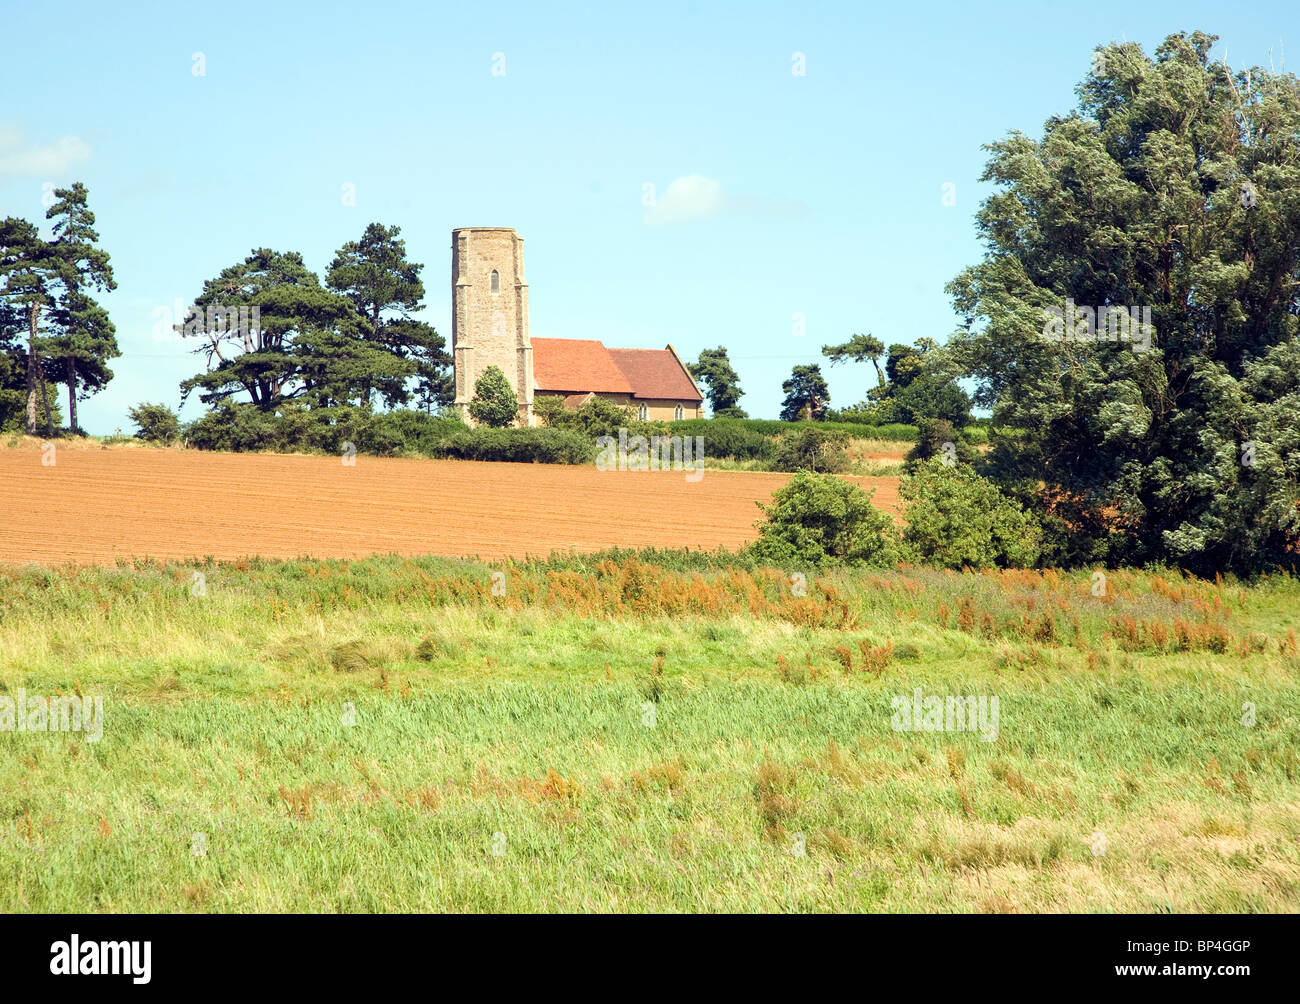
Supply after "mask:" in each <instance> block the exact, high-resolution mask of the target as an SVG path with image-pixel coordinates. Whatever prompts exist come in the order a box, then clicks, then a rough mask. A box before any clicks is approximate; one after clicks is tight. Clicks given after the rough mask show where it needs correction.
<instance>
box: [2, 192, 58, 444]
mask: <svg viewBox="0 0 1300 1004" xmlns="http://www.w3.org/2000/svg"><path fill="white" fill-rule="evenodd" d="M58 271H59V270H58V263H57V261H56V260H55V258H54V255H53V253H52V252H51V250H50V246H49V244H48V243H47V242H46V241H44V240H42V239H41V235H40V232H39V231H38V230H37V229H36V226H35V225H34V224H32V223H29V222H28V221H27V220H23V219H18V218H17V217H13V216H11V217H8V218H6V219H5V220H3V221H0V300H3V301H4V304H5V309H6V312H7V316H9V317H10V318H13V317H21V318H22V320H23V321H24V322H25V323H24V326H25V328H26V334H27V348H26V352H25V357H26V358H25V360H24V368H25V371H26V384H25V386H26V397H27V401H26V415H25V420H24V423H23V425H24V428H25V429H26V431H27V434H28V435H35V434H36V431H37V428H38V425H39V422H40V419H39V416H38V413H37V402H38V401H43V402H44V406H45V407H44V412H45V428H46V432H47V434H50V435H52V434H53V420H52V417H51V415H50V407H49V397H48V395H47V394H46V393H45V386H44V373H43V370H42V368H41V355H40V352H41V334H40V331H41V315H42V312H43V311H45V310H46V309H47V308H49V307H50V306H51V305H52V304H53V303H54V297H55V291H54V289H53V287H54V286H55V285H56V278H55V277H56V276H57V274H58Z"/></svg>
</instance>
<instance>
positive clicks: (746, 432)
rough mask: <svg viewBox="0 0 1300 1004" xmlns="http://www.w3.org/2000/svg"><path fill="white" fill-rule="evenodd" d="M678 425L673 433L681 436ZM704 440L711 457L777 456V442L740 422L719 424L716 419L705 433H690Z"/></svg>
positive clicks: (707, 426)
mask: <svg viewBox="0 0 1300 1004" xmlns="http://www.w3.org/2000/svg"><path fill="white" fill-rule="evenodd" d="M681 424H682V423H680V422H679V423H676V425H675V426H674V428H673V430H672V433H673V435H679V434H680V433H679V432H678V429H677V427H676V426H679V425H681ZM689 434H692V435H698V436H700V437H701V438H702V439H703V440H704V453H705V455H706V456H709V457H718V458H721V457H731V458H732V459H733V460H763V461H768V460H771V459H772V457H773V456H774V455H775V454H776V442H775V441H774V440H773V439H772V438H771V437H769V436H765V435H763V434H762V433H761V432H755V431H754V430H753V429H749V428H746V427H745V426H744V425H741V424H740V423H739V422H719V421H717V420H716V419H715V420H713V421H712V422H709V423H708V424H707V425H706V426H705V430H704V431H703V432H696V433H689Z"/></svg>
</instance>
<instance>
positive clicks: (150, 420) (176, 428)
mask: <svg viewBox="0 0 1300 1004" xmlns="http://www.w3.org/2000/svg"><path fill="white" fill-rule="evenodd" d="M126 413H127V416H128V417H129V418H130V419H131V421H132V422H134V423H135V425H136V433H135V438H136V439H142V440H144V441H145V442H146V443H174V442H175V441H176V439H177V438H178V437H179V436H180V434H181V422H180V419H179V418H177V417H176V412H174V411H172V410H171V409H170V408H168V407H167V406H166V405H165V404H148V403H145V404H137V405H136V406H135V407H134V408H128V409H127V412H126Z"/></svg>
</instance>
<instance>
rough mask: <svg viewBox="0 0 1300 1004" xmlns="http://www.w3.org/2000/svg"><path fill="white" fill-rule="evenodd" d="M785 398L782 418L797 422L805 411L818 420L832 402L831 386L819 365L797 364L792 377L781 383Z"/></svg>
mask: <svg viewBox="0 0 1300 1004" xmlns="http://www.w3.org/2000/svg"><path fill="white" fill-rule="evenodd" d="M781 389H782V390H783V391H785V400H784V401H782V402H781V420H782V421H783V422H797V421H799V419H800V418H801V417H802V416H803V414H804V413H805V412H807V413H808V415H809V416H810V417H811V418H813V419H816V420H820V419H821V418H822V416H823V415H825V414H826V409H827V408H828V407H829V406H830V403H831V392H830V388H828V387H827V386H826V378H825V377H823V376H822V368H821V367H820V366H817V365H812V366H796V367H795V368H794V369H793V370H792V371H791V373H790V379H789V380H787V381H785V383H783V384H781Z"/></svg>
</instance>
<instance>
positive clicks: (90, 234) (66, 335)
mask: <svg viewBox="0 0 1300 1004" xmlns="http://www.w3.org/2000/svg"><path fill="white" fill-rule="evenodd" d="M89 195H90V193H89V192H88V191H87V189H86V186H85V185H83V184H82V183H81V182H77V183H75V184H74V185H73V186H72V187H71V188H56V189H55V190H54V197H55V202H54V204H53V205H52V206H50V208H49V209H48V210H47V211H46V213H45V217H46V219H49V220H53V221H54V239H53V240H52V241H51V242H50V244H49V247H50V251H51V256H52V258H53V260H54V261H55V262H56V263H57V269H56V274H57V279H58V292H57V295H56V296H55V298H54V301H53V303H52V304H51V309H50V311H49V315H48V325H49V330H50V334H49V336H48V337H47V338H46V339H45V343H44V355H45V364H46V366H47V368H48V371H49V373H50V376H51V379H52V380H54V381H55V382H58V383H64V384H66V385H67V388H68V425H69V428H70V429H72V431H74V432H75V431H77V430H78V428H79V426H78V423H77V400H78V398H82V399H84V398H86V397H89V396H90V395H91V394H94V393H96V392H97V391H99V390H102V389H103V388H104V387H105V386H106V385H107V384H108V382H109V381H110V380H111V379H113V371H112V370H111V369H109V368H108V360H110V359H115V358H117V357H118V356H120V355H121V354H122V353H121V350H120V349H119V348H118V346H117V332H116V329H115V327H114V325H113V322H112V321H111V320H110V319H109V316H108V312H107V311H106V310H105V309H104V308H103V307H101V306H100V305H99V304H98V303H96V302H95V300H94V299H92V298H91V296H90V295H89V293H88V289H94V290H99V291H104V290H113V289H116V288H117V282H116V281H115V280H114V278H113V268H112V265H110V264H109V256H108V252H106V251H105V250H104V249H103V248H100V247H99V246H98V241H99V234H98V233H97V232H96V231H95V214H94V213H92V212H91V211H90V206H89Z"/></svg>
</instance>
